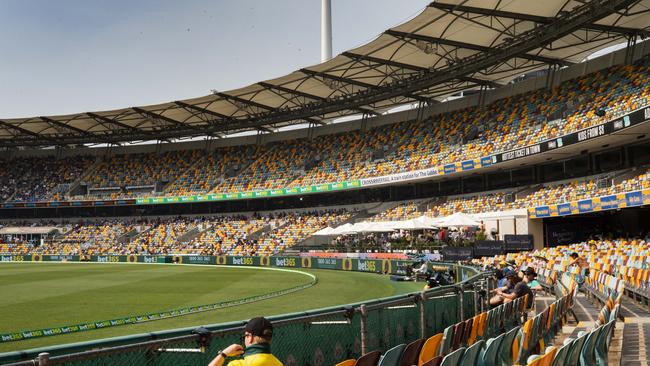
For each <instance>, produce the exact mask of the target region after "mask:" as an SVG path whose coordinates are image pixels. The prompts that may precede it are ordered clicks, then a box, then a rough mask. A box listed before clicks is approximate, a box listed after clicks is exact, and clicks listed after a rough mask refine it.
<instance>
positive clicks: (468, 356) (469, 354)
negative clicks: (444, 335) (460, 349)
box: [459, 340, 485, 366]
mask: <svg viewBox="0 0 650 366" xmlns="http://www.w3.org/2000/svg"><path fill="white" fill-rule="evenodd" d="M483 347H485V341H483V340H480V341H476V342H475V343H474V344H472V345H471V346H469V347H467V350H465V354H464V355H463V358H462V359H461V360H460V363H459V365H460V366H478V360H479V355H480V354H481V351H483Z"/></svg>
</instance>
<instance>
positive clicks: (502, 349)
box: [497, 327, 519, 366]
mask: <svg viewBox="0 0 650 366" xmlns="http://www.w3.org/2000/svg"><path fill="white" fill-rule="evenodd" d="M518 332H519V327H514V328H512V329H511V330H509V331H508V332H507V333H506V334H505V336H504V337H503V341H501V345H499V351H498V352H497V353H498V355H499V358H498V360H499V364H501V365H503V366H511V365H512V363H513V362H512V342H513V341H514V340H515V337H516V336H517V333H518Z"/></svg>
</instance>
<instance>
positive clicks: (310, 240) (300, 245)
mask: <svg viewBox="0 0 650 366" xmlns="http://www.w3.org/2000/svg"><path fill="white" fill-rule="evenodd" d="M373 215H374V214H371V213H369V210H360V211H358V212H357V213H356V214H355V215H352V217H350V218H349V219H347V220H343V221H340V222H337V223H334V224H332V225H330V226H332V227H337V226H341V225H345V224H354V223H356V222H360V221H364V220H366V219H367V218H369V217H372V216H373ZM317 246H318V245H317V244H316V240H315V239H314V236H313V235H310V236H308V237H306V238H305V239H303V240H301V241H299V242H297V243H295V244H294V245H293V248H294V249H296V250H303V249H304V250H309V249H315V248H316V247H317ZM285 253H286V250H285Z"/></svg>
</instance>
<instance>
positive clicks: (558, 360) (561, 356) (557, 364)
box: [551, 341, 575, 366]
mask: <svg viewBox="0 0 650 366" xmlns="http://www.w3.org/2000/svg"><path fill="white" fill-rule="evenodd" d="M573 342H575V341H571V342H568V343H567V344H565V345H563V346H562V347H560V348H559V349H558V350H557V352H555V357H553V362H551V366H564V361H565V359H566V356H567V354H568V353H569V349H571V346H572V345H573Z"/></svg>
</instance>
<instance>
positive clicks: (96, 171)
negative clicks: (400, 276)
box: [0, 60, 650, 202]
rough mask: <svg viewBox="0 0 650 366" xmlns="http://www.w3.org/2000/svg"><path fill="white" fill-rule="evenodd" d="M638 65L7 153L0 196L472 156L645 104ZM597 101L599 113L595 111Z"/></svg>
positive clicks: (305, 178) (647, 72)
mask: <svg viewBox="0 0 650 366" xmlns="http://www.w3.org/2000/svg"><path fill="white" fill-rule="evenodd" d="M647 63H648V61H647V60H645V61H641V62H639V63H636V64H634V65H622V66H614V67H611V68H608V69H605V70H601V71H598V72H595V73H591V74H588V75H585V76H582V77H579V78H577V79H574V80H570V81H567V82H564V83H562V84H560V85H559V86H557V87H554V88H550V89H549V88H545V89H538V90H535V91H532V92H528V93H525V94H521V95H516V96H511V97H508V98H505V99H501V100H498V101H495V102H493V103H491V104H489V105H487V106H484V107H469V108H466V109H462V110H457V111H452V112H448V113H445V114H440V115H434V116H431V117H429V118H427V119H425V120H422V121H404V122H400V123H395V124H389V125H383V126H379V127H375V128H371V129H369V130H367V131H350V132H345V133H339V134H332V135H324V136H318V137H315V138H313V139H299V140H292V141H282V142H274V143H270V144H267V145H263V146H254V145H250V146H237V147H227V148H218V149H216V150H213V151H209V152H206V151H205V150H181V151H171V152H163V153H146V154H143V153H140V154H128V155H125V154H120V155H113V156H110V157H107V158H103V159H104V160H102V161H101V162H100V163H99V164H97V165H96V166H93V169H92V170H91V171H88V172H86V169H87V168H89V167H90V166H91V165H92V164H91V163H92V162H93V159H90V158H74V159H72V158H65V159H59V160H57V159H53V158H19V159H13V160H11V161H10V162H6V163H4V164H0V166H2V168H0V200H2V201H6V200H13V201H19V202H20V201H34V200H44V199H60V198H62V197H61V193H62V191H61V190H57V187H59V185H62V184H66V183H71V182H72V181H75V180H76V179H78V178H80V176H81V175H83V174H85V173H87V177H86V180H87V183H89V187H90V188H92V189H94V190H92V192H91V195H90V197H94V198H123V197H134V196H147V195H152V194H153V193H151V192H150V190H141V191H139V190H137V189H130V190H129V189H126V190H125V189H117V190H114V189H113V190H110V189H109V190H105V191H101V190H99V191H98V190H96V189H97V188H111V187H118V188H121V187H127V186H129V187H138V186H151V185H154V184H156V183H157V182H161V183H162V184H163V185H164V184H167V186H166V187H165V189H164V192H161V193H156V195H166V196H177V195H196V194H206V193H232V192H237V191H250V190H260V189H281V188H291V187H300V186H308V185H315V184H322V183H333V182H339V181H342V180H348V179H359V178H369V177H376V176H382V175H388V174H394V173H401V172H406V171H413V170H418V169H424V168H429V167H432V166H439V165H443V164H448V163H453V162H459V161H462V160H467V159H473V158H478V157H482V156H487V155H489V154H493V153H497V152H501V151H506V150H510V149H513V148H516V147H521V146H526V145H530V144H534V143H537V142H540V141H542V140H545V139H549V138H554V137H558V136H561V135H564V134H567V133H570V132H574V131H576V130H579V129H584V128H586V127H590V126H594V125H596V124H600V123H603V122H605V121H607V120H610V119H612V118H615V117H616V116H619V115H621V114H623V113H627V112H630V111H632V110H635V109H638V108H640V107H643V106H645V105H648V104H650V83H648V81H649V79H650V68H649V67H648V65H647ZM594 86H596V87H594ZM601 109H602V110H603V111H604V112H605V116H599V115H597V114H596V110H601ZM599 114H600V113H599ZM17 187H20V189H18V190H17V189H16V188H17ZM102 192H104V193H102ZM78 198H83V197H78ZM86 198H88V197H86Z"/></svg>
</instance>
